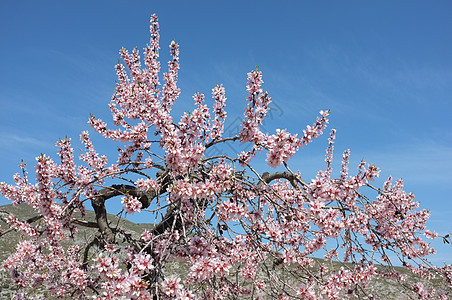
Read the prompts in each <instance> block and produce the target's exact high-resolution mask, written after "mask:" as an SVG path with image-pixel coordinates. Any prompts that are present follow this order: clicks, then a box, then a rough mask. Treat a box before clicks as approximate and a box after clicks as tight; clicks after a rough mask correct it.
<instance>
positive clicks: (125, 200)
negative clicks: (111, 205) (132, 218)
mask: <svg viewBox="0 0 452 300" xmlns="http://www.w3.org/2000/svg"><path fill="white" fill-rule="evenodd" d="M121 203H122V205H123V207H124V209H125V210H126V211H127V213H128V214H134V213H136V212H140V211H141V202H140V201H139V200H138V199H137V198H136V197H133V196H131V195H126V196H125V197H122V201H121Z"/></svg>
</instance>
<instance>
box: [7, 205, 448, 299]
mask: <svg viewBox="0 0 452 300" xmlns="http://www.w3.org/2000/svg"><path fill="white" fill-rule="evenodd" d="M6 212H9V213H12V214H14V215H15V216H16V217H18V218H19V219H20V220H22V221H23V220H26V219H28V218H31V217H33V216H35V215H36V212H35V211H34V210H33V209H32V208H31V207H30V206H28V205H18V206H12V205H5V206H0V229H2V230H5V229H7V228H8V225H7V224H6V223H5V222H3V221H2V220H1V219H2V218H5V217H6V216H7V213H6ZM84 220H86V221H90V222H94V221H95V215H94V212H93V211H87V213H86V216H85V218H84ZM108 220H109V221H110V222H111V224H115V225H116V224H117V223H118V222H120V226H119V227H121V228H123V229H125V230H126V231H128V232H130V233H131V234H133V235H134V236H135V237H138V236H139V235H140V234H141V233H142V232H143V231H144V230H145V229H148V230H149V229H152V227H153V225H152V224H146V223H141V224H135V223H133V222H130V221H128V220H125V219H119V218H118V217H117V216H115V215H109V216H108ZM96 231H97V230H96V229H95V228H87V227H83V226H79V232H78V233H77V234H76V236H75V243H76V244H78V245H80V246H81V247H83V245H86V244H87V243H89V242H90V241H91V240H92V237H93V235H94V234H95V232H96ZM19 240H20V234H18V233H17V232H10V233H8V234H7V235H5V236H4V237H1V238H0V263H1V262H2V261H3V260H4V259H6V258H7V257H8V256H9V255H10V254H11V253H12V252H13V251H14V248H15V245H16V244H17V242H18V241H19ZM316 260H318V261H323V260H321V259H316ZM333 264H339V263H333ZM384 268H386V267H383V266H377V269H379V270H384ZM233 269H235V268H233ZM395 269H396V270H397V271H399V272H400V273H403V274H406V275H407V276H408V279H407V281H406V282H405V284H406V285H407V286H411V285H412V284H413V283H416V282H419V281H423V282H425V280H422V279H420V278H418V277H417V276H415V275H413V274H412V273H411V272H409V271H407V270H406V269H404V268H401V267H396V268H395ZM166 270H167V274H179V275H180V276H182V277H184V275H186V274H187V272H188V266H187V264H186V263H185V262H182V261H174V262H172V263H171V264H169V265H168V266H167V268H166ZM231 271H232V270H231ZM231 273H234V272H233V271H232V272H231ZM9 283H10V281H9V278H8V277H7V274H5V272H0V299H10V298H11V295H12V293H11V289H10V288H11V287H10V284H9ZM431 283H433V284H434V285H435V286H436V288H439V289H445V288H446V286H445V283H443V282H441V281H439V280H433V281H431ZM294 284H295V283H294ZM369 286H370V290H371V291H372V294H373V295H374V296H376V299H417V297H416V295H415V294H414V293H409V292H407V290H406V289H404V288H403V287H401V286H400V283H398V282H396V281H394V280H393V279H386V278H379V279H377V280H372V282H371V284H370V285H369ZM264 299H265V298H264ZM351 299H357V298H356V297H352V298H351Z"/></svg>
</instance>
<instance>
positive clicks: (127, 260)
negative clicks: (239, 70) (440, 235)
mask: <svg viewBox="0 0 452 300" xmlns="http://www.w3.org/2000/svg"><path fill="white" fill-rule="evenodd" d="M150 33H151V39H150V41H149V44H148V45H147V46H146V48H145V49H144V61H143V63H144V66H142V65H141V63H142V61H141V60H140V55H139V51H138V50H137V49H134V50H133V51H132V52H129V51H127V50H126V49H124V48H123V49H121V50H120V55H121V58H122V60H123V61H124V64H117V65H116V67H115V68H116V73H117V76H118V80H117V82H116V89H115V93H114V95H113V97H112V100H111V102H110V104H109V108H110V111H111V113H112V116H113V125H107V124H106V123H105V122H104V121H102V120H101V119H98V118H96V117H95V116H91V117H90V118H89V124H90V125H91V127H92V128H93V129H94V131H95V132H97V133H98V134H100V135H102V136H103V137H104V138H105V139H108V140H112V141H114V142H116V143H121V144H122V145H123V146H122V147H120V148H119V149H118V157H117V159H113V162H111V160H109V159H107V157H106V156H104V155H100V154H99V153H98V152H97V151H96V149H95V147H94V145H93V143H92V141H91V139H90V136H89V134H88V132H87V131H84V132H82V134H81V136H80V138H81V142H82V144H83V145H84V151H83V153H81V154H80V156H79V158H80V163H79V164H76V159H75V158H74V151H73V148H72V146H71V139H64V140H60V141H58V142H57V146H58V147H59V151H58V156H59V159H58V162H57V161H54V160H52V159H51V158H50V157H48V156H46V155H41V156H39V157H37V158H36V160H37V164H36V166H35V172H36V179H35V181H34V182H32V181H31V180H30V179H29V177H28V173H27V170H26V166H25V164H22V165H21V170H22V174H21V175H19V174H16V175H15V176H14V181H15V185H9V184H6V183H4V182H2V183H1V184H0V192H1V194H2V195H3V196H4V197H6V198H8V199H10V200H11V201H12V203H13V204H14V205H18V204H21V203H26V204H27V205H30V206H32V207H33V208H34V210H35V211H36V216H35V217H33V218H30V219H28V220H20V219H18V218H17V217H15V216H13V215H10V216H9V217H8V218H7V223H8V224H9V226H10V229H9V230H4V231H3V232H0V237H2V238H5V237H7V235H6V234H7V233H8V232H10V231H12V230H15V231H18V232H20V233H21V235H22V237H23V238H22V239H21V241H20V242H19V243H18V244H17V246H16V251H15V253H13V254H11V255H10V256H9V257H8V258H7V259H6V260H5V261H4V262H3V263H2V265H1V266H2V269H3V270H4V271H7V272H9V274H10V275H11V278H12V280H13V282H14V284H15V285H16V287H17V288H18V290H17V297H19V298H21V297H31V298H32V297H33V292H36V290H38V292H44V293H47V294H48V295H51V296H53V297H68V298H72V297H81V298H88V297H94V298H96V299H97V298H99V299H101V298H102V299H103V298H107V299H109V298H118V297H120V296H125V297H127V298H131V299H237V298H244V299H341V298H344V297H363V298H373V297H374V296H372V292H371V289H370V288H369V283H370V281H371V280H373V279H376V278H379V277H382V278H392V279H393V280H394V281H396V282H398V283H399V284H400V286H401V288H403V289H406V291H407V292H408V291H411V292H412V294H411V295H413V297H414V296H416V297H420V298H428V297H442V298H443V299H446V298H447V297H448V296H450V287H451V280H452V268H451V266H450V265H448V266H445V267H443V268H438V267H434V266H432V265H431V264H430V263H428V261H426V260H425V258H424V257H425V256H427V255H429V254H432V253H434V249H432V248H431V247H430V246H429V243H428V242H426V241H425V240H424V239H423V236H425V237H427V238H435V237H437V234H436V233H432V232H430V231H428V230H426V228H425V223H426V221H427V219H428V217H429V212H428V211H427V210H419V209H418V207H419V204H418V203H417V202H415V201H414V195H413V194H409V193H406V192H405V191H404V189H403V182H402V180H393V179H392V178H388V179H387V180H386V182H385V183H384V185H383V186H382V187H376V186H373V185H371V182H372V181H373V180H374V178H375V177H378V175H379V170H378V168H377V167H375V166H374V165H371V164H367V163H366V162H364V161H362V162H361V163H360V164H359V166H358V168H357V173H354V174H350V173H349V157H350V151H349V150H347V151H345V152H344V153H343V155H342V168H341V171H340V177H339V178H333V177H332V159H333V146H334V140H335V133H336V132H335V130H334V129H333V130H331V134H330V137H329V140H328V141H329V145H328V147H327V150H326V159H325V162H326V166H325V169H324V170H321V171H319V172H318V174H317V176H316V178H314V179H312V180H310V181H305V180H304V179H302V177H301V175H300V172H298V171H294V170H292V169H291V168H290V167H289V159H290V158H291V157H292V156H293V155H294V154H295V153H296V152H297V151H299V150H300V149H302V148H303V147H305V146H306V145H307V144H309V143H310V142H311V141H312V140H313V139H315V138H316V137H318V136H320V135H321V134H322V132H323V131H324V130H325V129H326V127H327V124H328V116H329V111H321V112H320V115H319V116H318V117H317V119H316V120H315V122H314V123H313V124H312V125H308V126H307V127H306V129H304V130H303V133H300V134H299V135H298V134H291V133H289V132H287V131H286V130H279V129H278V130H276V132H275V133H266V132H263V131H262V126H261V125H262V122H263V121H264V118H265V116H266V114H267V112H268V111H269V104H270V102H271V99H270V96H269V94H268V93H267V92H263V90H262V88H261V86H262V83H263V80H262V72H261V71H259V70H258V69H257V68H256V70H253V71H251V72H249V73H248V78H247V83H246V88H247V91H248V98H247V100H248V101H247V104H246V109H245V113H244V117H243V121H242V124H241V127H240V130H239V132H237V133H236V135H234V136H225V135H224V124H225V119H226V111H225V106H226V96H225V89H224V88H223V86H222V85H217V86H215V87H214V88H213V89H212V97H213V100H214V105H213V108H212V110H211V111H209V108H208V106H207V105H206V104H205V99H204V98H205V95H204V94H201V93H196V94H195V95H194V96H193V99H194V109H193V111H192V112H190V113H184V114H183V115H182V117H181V118H180V120H179V121H175V120H174V119H173V116H172V115H171V111H172V107H173V104H174V102H175V101H176V99H177V98H178V96H179V94H180V90H179V88H178V87H177V79H178V70H179V45H178V44H176V43H175V42H174V41H173V42H171V44H170V53H171V60H170V62H169V64H168V71H167V72H166V73H164V74H163V76H162V79H163V84H161V83H160V77H159V76H160V75H159V74H160V63H159V60H158V59H159V24H158V18H157V16H156V15H153V16H152V17H151V25H150ZM227 143H243V144H246V145H249V147H248V149H250V150H249V151H247V152H245V151H242V152H241V153H234V154H226V151H224V153H225V154H221V155H209V153H211V152H209V149H212V148H213V147H221V146H224V145H225V144H227ZM259 153H263V154H266V157H267V158H266V162H267V164H268V166H269V168H268V170H269V171H268V172H264V173H262V174H261V173H259V172H258V171H257V170H256V167H255V166H256V163H258V157H256V155H257V154H259ZM276 167H279V168H278V170H274V168H276ZM369 192H370V193H369ZM366 194H367V195H366ZM369 194H370V195H372V196H370V195H369ZM107 201H121V203H122V205H123V212H122V213H123V215H124V214H134V213H135V214H136V213H143V214H146V215H147V218H148V219H149V220H150V221H152V222H154V225H155V226H154V227H153V228H152V230H146V231H144V232H143V233H142V234H141V236H138V237H137V236H136V235H133V234H131V232H127V230H125V229H124V228H122V227H121V223H117V222H115V223H113V222H110V221H109V219H108V215H107V209H106V202H107ZM86 205H91V206H92V209H93V210H94V212H95V217H96V218H95V220H87V219H86V218H85V217H84V216H85V206H86ZM80 215H81V217H77V216H80ZM82 226H85V227H92V228H96V229H97V230H98V234H97V235H95V236H94V237H92V239H91V240H90V241H89V243H87V244H86V245H76V244H74V243H72V244H71V241H73V238H74V234H75V233H76V232H77V230H78V228H79V227H82ZM67 244H71V245H70V246H67ZM175 262H176V263H178V264H181V265H183V266H186V270H185V271H184V272H179V273H177V272H175V271H172V270H171V268H169V267H168V264H169V263H175ZM394 264H396V265H397V264H403V265H404V266H405V267H406V268H407V269H409V270H410V271H411V272H413V273H415V274H417V275H419V276H420V277H424V278H427V279H432V278H434V277H436V278H440V279H441V280H443V283H444V284H443V288H442V289H439V290H437V291H435V290H434V289H433V288H430V287H428V286H426V285H424V283H421V282H418V283H415V284H411V283H408V282H404V280H405V278H406V275H404V274H402V273H399V272H398V271H396V270H395V269H394V268H392V266H393V265H394ZM377 265H378V266H377ZM380 265H384V266H387V267H381V266H380ZM426 282H428V281H426Z"/></svg>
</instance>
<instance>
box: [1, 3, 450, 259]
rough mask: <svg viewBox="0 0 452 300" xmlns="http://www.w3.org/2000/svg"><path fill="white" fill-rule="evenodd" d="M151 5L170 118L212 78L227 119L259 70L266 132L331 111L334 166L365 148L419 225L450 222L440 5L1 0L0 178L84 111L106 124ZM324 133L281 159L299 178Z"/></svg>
mask: <svg viewBox="0 0 452 300" xmlns="http://www.w3.org/2000/svg"><path fill="white" fill-rule="evenodd" d="M152 13H157V14H158V16H159V19H160V25H161V48H162V49H161V58H162V66H166V62H167V61H168V59H169V55H168V51H167V50H168V49H169V48H168V47H167V46H168V45H169V43H170V42H171V40H173V39H175V40H176V41H177V42H178V43H179V44H180V47H181V56H180V57H181V71H180V76H179V86H180V87H181V89H182V94H181V97H180V98H179V103H178V104H177V105H178V106H177V107H176V113H175V114H174V115H175V116H176V115H177V113H180V112H183V111H187V110H190V109H191V108H192V100H191V96H192V95H193V94H194V93H195V91H199V92H201V93H205V94H206V95H207V96H208V97H210V93H211V89H212V88H213V87H214V86H215V85H216V84H219V83H223V85H224V86H225V88H226V96H227V98H228V102H227V111H228V123H227V124H226V126H229V128H231V129H234V128H236V127H235V126H236V123H235V122H236V118H237V117H241V116H242V114H243V107H244V106H245V104H246V102H245V100H244V98H245V97H246V90H245V83H246V73H247V72H249V71H250V70H252V69H254V68H255V66H259V69H260V70H262V71H263V78H264V89H266V90H268V91H269V93H270V96H271V97H272V100H273V101H274V103H273V104H272V107H273V112H272V114H271V115H270V116H269V120H267V122H266V123H265V128H266V129H268V130H269V131H270V132H274V130H275V129H276V128H287V129H288V130H289V131H291V132H301V131H302V129H304V128H305V127H306V125H307V124H311V123H313V122H314V121H315V118H316V116H317V114H318V111H320V110H321V109H330V110H331V111H332V114H331V118H330V127H329V128H336V129H337V139H336V146H335V150H336V152H335V157H336V165H337V164H338V163H339V161H338V160H339V158H340V157H341V154H342V152H343V151H344V150H345V149H347V148H350V149H351V155H352V159H351V165H350V168H351V169H352V170H353V169H354V168H355V166H356V165H357V163H358V162H359V161H360V160H361V159H363V158H364V159H365V160H366V161H368V162H369V163H374V164H375V165H377V166H378V167H380V168H381V169H382V171H381V177H382V178H383V179H386V178H387V177H388V176H390V175H392V176H393V177H394V178H403V179H404V181H405V184H406V189H407V191H409V192H413V193H414V194H415V195H416V199H417V200H418V201H420V202H421V208H428V209H430V210H431V213H432V217H431V220H430V222H429V225H430V227H431V228H432V229H434V230H436V231H438V232H439V233H440V234H446V233H447V232H449V231H452V218H451V216H452V199H451V195H452V96H451V95H452V2H450V1H317V2H315V1H221V2H220V1H190V2H189V1H168V2H167V1H22V0H16V1H12V0H9V1H7V0H0V41H1V45H2V46H1V47H0V181H6V182H11V181H12V180H11V175H12V174H13V173H15V172H17V171H18V168H17V165H18V164H19V163H20V162H21V160H22V159H23V160H24V161H25V162H28V167H29V169H30V171H31V170H32V166H33V165H34V157H36V156H38V155H39V154H40V153H46V154H49V155H51V156H53V157H55V153H56V151H57V149H56V147H55V146H54V145H55V142H56V141H57V140H58V139H59V138H64V137H66V136H68V137H72V139H73V141H74V142H75V145H76V146H79V144H78V140H79V134H80V132H81V131H83V130H87V129H89V128H88V125H87V124H86V122H87V120H88V117H89V114H90V113H91V114H95V115H96V116H99V117H102V118H103V119H104V120H106V121H110V123H111V118H110V116H109V113H108V108H107V104H108V102H109V100H110V98H111V95H112V93H113V88H114V82H115V79H116V78H115V71H114V69H113V66H114V65H115V64H116V63H117V61H118V58H119V55H118V50H119V49H120V48H121V47H122V46H124V47H126V48H128V49H133V48H134V47H138V48H139V49H142V48H143V47H144V46H145V44H146V43H147V42H148V40H149V32H148V28H149V18H150V15H151V14H152ZM164 69H165V67H164V68H163V70H164ZM327 137H328V132H326V134H325V135H324V136H323V137H321V138H320V139H318V140H316V141H315V142H314V143H313V144H311V145H309V146H308V147H307V148H306V149H304V150H302V151H301V152H300V153H299V155H297V156H296V157H294V158H293V159H292V160H291V161H290V163H291V165H292V166H293V167H292V168H293V169H299V170H301V172H302V174H304V175H305V178H306V179H309V178H312V177H313V176H315V173H316V170H319V169H322V168H324V163H323V158H324V151H325V149H326V147H327ZM94 142H95V143H96V142H97V143H96V145H98V147H97V148H98V149H99V150H102V149H107V148H106V147H102V144H101V142H102V139H100V138H99V137H95V138H94ZM237 147H240V146H237ZM239 150H240V149H239ZM258 163H259V162H258ZM6 203H7V201H6V200H5V199H0V204H6ZM139 221H144V220H142V219H140V220H139ZM435 245H436V246H437V248H438V255H436V256H435V257H432V261H433V262H435V263H439V264H441V263H442V262H447V263H452V247H451V246H443V245H442V243H441V242H435Z"/></svg>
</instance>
